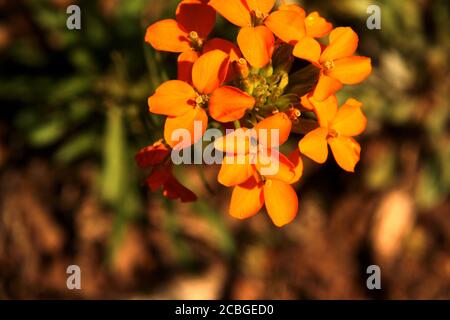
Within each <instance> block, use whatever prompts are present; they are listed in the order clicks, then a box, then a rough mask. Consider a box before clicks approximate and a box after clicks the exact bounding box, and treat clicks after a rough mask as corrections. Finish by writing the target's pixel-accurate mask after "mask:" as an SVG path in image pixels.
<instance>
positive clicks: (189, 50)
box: [145, 0, 241, 83]
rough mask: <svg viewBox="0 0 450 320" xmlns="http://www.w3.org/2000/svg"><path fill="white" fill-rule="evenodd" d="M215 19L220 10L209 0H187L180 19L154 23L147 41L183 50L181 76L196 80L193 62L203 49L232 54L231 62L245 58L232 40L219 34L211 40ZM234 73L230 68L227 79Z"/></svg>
mask: <svg viewBox="0 0 450 320" xmlns="http://www.w3.org/2000/svg"><path fill="white" fill-rule="evenodd" d="M215 21H216V13H215V11H214V9H213V8H212V7H211V6H209V5H208V4H207V1H201V0H183V1H181V3H180V4H179V5H178V7H177V10H176V20H174V19H166V20H161V21H158V22H155V23H154V24H152V25H150V26H149V27H148V28H147V31H146V34H145V41H146V42H148V43H149V44H150V45H151V46H152V47H153V48H155V49H156V50H160V51H168V52H179V53H180V55H179V56H178V79H179V80H183V81H186V82H188V83H192V79H191V71H192V66H193V64H194V62H195V61H196V60H197V59H198V57H199V56H200V55H201V54H202V53H206V52H208V51H211V50H215V49H217V50H221V51H223V52H224V53H226V54H228V55H230V61H231V62H233V61H237V60H239V58H241V54H240V52H239V49H238V48H237V47H236V46H235V45H234V44H233V43H232V42H230V41H227V40H223V39H219V38H213V39H210V40H207V37H208V35H209V34H210V33H211V31H212V29H213V27H214V24H215ZM233 75H234V73H232V72H230V75H229V76H228V77H227V79H231V78H232V76H233Z"/></svg>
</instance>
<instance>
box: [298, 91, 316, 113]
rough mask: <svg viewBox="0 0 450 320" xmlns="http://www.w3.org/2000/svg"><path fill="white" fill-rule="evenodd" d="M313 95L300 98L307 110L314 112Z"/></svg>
mask: <svg viewBox="0 0 450 320" xmlns="http://www.w3.org/2000/svg"><path fill="white" fill-rule="evenodd" d="M311 98H312V94H311V93H307V94H305V95H303V96H302V97H301V98H300V103H301V105H302V107H303V108H305V109H306V110H314V105H313V104H312V103H311V100H310V99H311Z"/></svg>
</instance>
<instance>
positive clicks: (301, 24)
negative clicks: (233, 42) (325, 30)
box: [264, 10, 320, 55]
mask: <svg viewBox="0 0 450 320" xmlns="http://www.w3.org/2000/svg"><path fill="white" fill-rule="evenodd" d="M264 24H265V25H266V26H267V27H268V28H269V29H270V30H271V31H272V32H273V33H274V34H275V35H276V36H277V37H278V38H280V39H281V40H283V41H284V42H286V43H290V44H294V43H295V42H296V41H298V40H300V39H301V38H303V37H304V36H305V18H304V16H302V15H301V14H299V13H297V12H295V11H288V10H277V11H275V12H272V13H271V14H270V15H269V16H268V17H267V18H266V20H264ZM319 48H320V47H319ZM319 55H320V52H319Z"/></svg>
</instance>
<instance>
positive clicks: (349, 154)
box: [328, 136, 361, 172]
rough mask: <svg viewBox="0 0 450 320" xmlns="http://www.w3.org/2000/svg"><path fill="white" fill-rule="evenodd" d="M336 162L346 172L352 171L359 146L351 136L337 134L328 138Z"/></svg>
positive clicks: (356, 160)
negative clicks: (337, 135) (335, 136)
mask: <svg viewBox="0 0 450 320" xmlns="http://www.w3.org/2000/svg"><path fill="white" fill-rule="evenodd" d="M328 143H329V144H330V148H331V151H332V152H333V156H334V159H335V160H336V162H337V164H338V165H339V166H340V167H341V168H342V169H344V170H345V171H348V172H354V171H355V166H356V164H357V163H358V161H359V157H360V153H361V147H360V145H359V143H358V142H356V141H355V140H354V139H353V138H350V137H345V136H339V137H337V138H330V139H328Z"/></svg>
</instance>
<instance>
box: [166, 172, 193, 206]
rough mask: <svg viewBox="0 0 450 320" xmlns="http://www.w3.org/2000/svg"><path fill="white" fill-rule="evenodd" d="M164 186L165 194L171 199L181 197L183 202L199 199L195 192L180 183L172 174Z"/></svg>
mask: <svg viewBox="0 0 450 320" xmlns="http://www.w3.org/2000/svg"><path fill="white" fill-rule="evenodd" d="M163 187H164V190H163V195H164V196H165V197H167V198H169V199H171V200H175V199H180V200H181V202H193V201H196V200H197V196H196V195H195V193H193V192H192V191H191V190H189V189H188V188H186V187H185V186H183V185H182V184H181V183H179V182H178V180H177V179H175V177H174V176H172V175H171V176H170V177H169V178H168V179H167V180H166V182H165V183H164V186H163Z"/></svg>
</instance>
